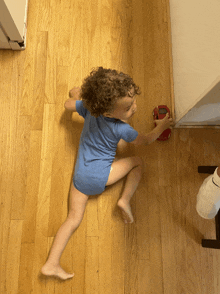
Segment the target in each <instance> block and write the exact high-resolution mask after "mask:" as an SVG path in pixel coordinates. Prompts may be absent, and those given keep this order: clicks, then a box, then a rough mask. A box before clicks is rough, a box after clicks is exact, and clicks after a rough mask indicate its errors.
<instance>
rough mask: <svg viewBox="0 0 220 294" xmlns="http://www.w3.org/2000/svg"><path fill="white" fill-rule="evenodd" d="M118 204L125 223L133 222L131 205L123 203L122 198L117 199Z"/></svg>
mask: <svg viewBox="0 0 220 294" xmlns="http://www.w3.org/2000/svg"><path fill="white" fill-rule="evenodd" d="M118 206H119V207H120V208H121V211H122V215H123V218H124V221H125V223H126V224H127V223H130V224H131V223H133V221H134V218H133V215H132V212H131V206H130V204H129V203H125V202H124V201H123V200H122V199H119V201H118Z"/></svg>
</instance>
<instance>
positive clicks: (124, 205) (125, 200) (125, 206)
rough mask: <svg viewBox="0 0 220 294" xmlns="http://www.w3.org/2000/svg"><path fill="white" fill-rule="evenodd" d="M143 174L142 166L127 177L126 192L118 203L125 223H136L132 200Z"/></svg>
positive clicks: (134, 169) (137, 167) (135, 168)
mask: <svg viewBox="0 0 220 294" xmlns="http://www.w3.org/2000/svg"><path fill="white" fill-rule="evenodd" d="M142 173H143V167H142V164H140V165H138V166H136V167H134V168H133V169H132V170H131V171H130V172H129V174H128V175H127V179H126V183H125V188H124V191H123V193H122V196H121V198H120V199H119V201H118V206H119V207H120V208H121V210H122V214H123V218H124V220H125V223H132V222H133V221H134V218H133V215H132V212H131V206H130V200H131V197H132V196H133V194H134V192H135V191H136V189H137V187H138V184H139V182H140V180H141V176H142Z"/></svg>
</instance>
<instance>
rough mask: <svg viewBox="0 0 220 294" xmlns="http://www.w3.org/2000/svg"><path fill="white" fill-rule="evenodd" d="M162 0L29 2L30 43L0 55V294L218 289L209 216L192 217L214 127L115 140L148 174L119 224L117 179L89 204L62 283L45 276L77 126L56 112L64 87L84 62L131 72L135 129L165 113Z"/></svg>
mask: <svg viewBox="0 0 220 294" xmlns="http://www.w3.org/2000/svg"><path fill="white" fill-rule="evenodd" d="M169 30H170V24H169V3H168V0H162V1H161V0H155V1H144V0H120V1H118V0H117V1H116V0H104V1H98V0H95V1H92V0H87V1H85V0H76V1H70V0H66V1H55V0H39V1H37V0H32V1H29V10H28V30H27V48H26V50H25V51H23V52H12V51H7V50H5V51H4V50H1V51H0V64H1V71H0V81H1V83H0V88H1V91H0V99H1V108H0V112H1V124H0V139H1V149H0V150H1V165H0V171H1V193H0V197H1V202H0V204H1V206H0V209H1V210H0V213H1V214H0V218H1V225H0V242H1V244H0V245H1V249H2V251H1V254H0V271H1V272H0V279H1V280H0V292H1V293H3V294H5V293H15V294H17V293H19V294H20V293H22V294H23V293H24V294H26V293H27V294H29V293H36V294H38V293H39V294H41V293H67V294H68V293H76V294H92V293H95V294H103V293H106V294H114V293H117V294H124V293H125V294H146V293H152V294H183V293H184V294H191V293H192V294H208V293H213V294H218V293H220V286H219V284H220V283H219V274H220V273H219V265H220V259H219V252H218V250H213V249H206V248H202V246H201V239H202V238H203V237H205V238H213V239H214V238H215V226H214V220H204V219H202V218H201V217H200V216H199V215H198V214H197V212H196V210H195V206H196V195H197V193H198V190H199V188H200V186H201V184H202V182H203V180H204V179H205V178H206V177H207V175H205V174H198V172H197V167H198V165H219V158H220V151H219V150H220V149H219V146H220V140H219V132H218V129H209V128H207V129H202V128H201V129H189V128H184V129H174V130H173V131H172V135H171V138H170V139H169V140H168V141H166V142H158V141H156V142H154V143H152V144H151V145H149V146H145V147H144V146H136V147H134V146H130V145H129V144H127V143H125V144H124V143H123V142H122V145H121V147H120V148H119V149H118V151H117V156H118V157H119V158H120V157H126V156H132V155H137V156H140V157H141V158H143V160H144V162H145V169H144V174H143V178H142V180H141V182H140V184H139V187H138V189H137V191H136V193H135V195H134V196H133V198H132V201H131V206H132V211H133V214H134V218H135V222H134V223H133V224H129V225H126V226H125V225H124V223H123V221H122V217H121V213H120V211H119V209H118V208H117V201H118V199H119V197H120V195H121V193H122V191H123V187H124V183H125V179H122V180H121V181H119V182H117V183H116V184H114V185H113V186H109V187H107V189H106V190H105V191H104V192H103V193H102V194H101V195H98V196H92V197H90V199H89V201H88V204H87V208H86V212H85V215H84V218H83V221H82V223H81V225H80V227H79V228H78V229H77V231H76V232H75V233H74V235H73V236H72V237H71V239H70V241H69V243H68V244H67V247H66V249H65V251H64V253H63V255H62V258H61V265H62V266H63V268H64V269H65V270H66V271H68V272H74V273H75V276H74V277H73V279H71V280H68V281H65V282H62V281H58V280H57V279H53V278H45V277H44V276H42V275H41V274H40V269H41V267H42V265H43V264H44V263H45V261H46V259H47V256H48V253H49V250H50V248H51V245H52V242H53V239H54V236H55V234H56V232H57V230H58V228H59V227H60V225H61V224H62V223H63V221H64V220H65V218H66V215H67V209H68V195H69V189H70V184H71V181H72V176H73V170H74V166H75V162H76V156H77V152H78V144H79V140H80V134H81V131H82V129H83V122H84V119H83V118H82V117H80V116H79V115H78V114H77V113H74V114H72V115H70V114H69V113H67V112H66V111H65V110H64V102H65V101H66V99H68V91H69V90H70V89H71V88H72V87H74V86H80V85H81V83H82V81H83V79H84V78H85V77H86V76H87V75H88V74H89V73H90V71H91V70H92V68H93V67H97V66H103V67H107V68H114V69H117V70H120V71H123V72H125V73H128V74H130V75H131V76H132V77H133V79H134V81H135V82H136V83H137V84H138V85H139V86H140V88H141V91H142V94H141V95H140V96H139V97H138V99H137V110H138V111H137V113H136V114H135V116H134V117H133V118H132V119H131V121H130V122H129V123H130V124H131V125H132V126H133V127H134V128H135V129H136V130H137V131H138V132H141V133H147V132H149V131H151V130H152V129H153V128H154V123H153V117H152V111H153V109H154V107H155V106H157V105H159V104H166V105H167V106H168V107H169V108H170V109H172V114H174V101H173V85H172V83H173V82H172V67H171V65H172V60H171V59H170V57H171V52H170V49H171V48H170V32H169Z"/></svg>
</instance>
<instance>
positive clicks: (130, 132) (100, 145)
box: [73, 100, 138, 195]
mask: <svg viewBox="0 0 220 294" xmlns="http://www.w3.org/2000/svg"><path fill="white" fill-rule="evenodd" d="M76 111H77V112H78V113H79V114H80V115H81V116H82V117H84V119H85V121H84V127H83V130H82V133H81V137H80V142H79V150H78V155H77V160H76V165H75V171H74V176H73V184H74V186H75V188H76V189H77V190H79V191H80V192H82V193H84V194H87V195H96V194H101V193H102V192H103V191H104V190H105V188H106V186H105V185H106V183H107V181H108V177H109V173H110V169H111V165H112V162H113V160H114V158H115V154H116V149H117V144H118V142H119V140H120V139H123V140H125V141H126V142H129V143H130V142H132V141H134V140H135V139H136V138H137V136H138V132H137V131H136V130H134V129H133V128H132V127H131V126H130V125H129V124H127V123H125V122H122V121H121V120H116V119H115V118H108V117H104V116H103V115H100V116H99V117H97V118H95V117H94V116H92V115H91V113H90V112H89V111H88V110H87V109H86V108H85V107H84V106H83V101H81V100H77V101H76Z"/></svg>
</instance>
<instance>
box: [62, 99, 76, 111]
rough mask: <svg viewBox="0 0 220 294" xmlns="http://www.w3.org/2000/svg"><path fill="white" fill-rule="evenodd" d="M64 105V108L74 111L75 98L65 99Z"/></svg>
mask: <svg viewBox="0 0 220 294" xmlns="http://www.w3.org/2000/svg"><path fill="white" fill-rule="evenodd" d="M64 107H65V109H66V110H70V111H76V100H73V99H72V98H69V99H67V100H66V102H65V104H64Z"/></svg>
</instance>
